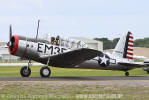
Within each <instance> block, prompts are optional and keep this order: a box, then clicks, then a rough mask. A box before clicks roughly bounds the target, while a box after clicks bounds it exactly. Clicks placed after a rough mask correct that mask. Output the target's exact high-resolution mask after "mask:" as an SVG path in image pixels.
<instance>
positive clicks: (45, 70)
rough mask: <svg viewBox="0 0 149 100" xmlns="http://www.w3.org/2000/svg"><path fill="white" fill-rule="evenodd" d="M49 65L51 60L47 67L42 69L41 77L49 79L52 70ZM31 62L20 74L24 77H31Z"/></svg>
mask: <svg viewBox="0 0 149 100" xmlns="http://www.w3.org/2000/svg"><path fill="white" fill-rule="evenodd" d="M48 64H49V60H48V62H47V65H45V66H43V67H42V68H41V69H40V76H41V77H49V76H50V75H51V70H50V68H49V67H48ZM31 65H32V64H31V60H29V62H28V66H23V67H22V68H21V70H20V74H21V76H22V77H29V76H30V75H31V69H30V66H31Z"/></svg>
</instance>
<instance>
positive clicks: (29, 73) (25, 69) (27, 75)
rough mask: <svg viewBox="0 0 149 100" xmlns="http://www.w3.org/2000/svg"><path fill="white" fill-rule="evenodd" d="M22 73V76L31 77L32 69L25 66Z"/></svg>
mask: <svg viewBox="0 0 149 100" xmlns="http://www.w3.org/2000/svg"><path fill="white" fill-rule="evenodd" d="M20 74H21V76H22V77H29V76H30V75H31V69H30V68H29V67H27V66H24V67H22V68H21V70H20Z"/></svg>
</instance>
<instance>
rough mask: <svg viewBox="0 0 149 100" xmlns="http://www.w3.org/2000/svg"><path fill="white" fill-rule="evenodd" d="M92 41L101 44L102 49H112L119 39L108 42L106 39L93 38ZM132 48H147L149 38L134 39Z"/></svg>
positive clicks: (148, 46)
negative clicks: (100, 42)
mask: <svg viewBox="0 0 149 100" xmlns="http://www.w3.org/2000/svg"><path fill="white" fill-rule="evenodd" d="M94 40H97V41H102V42H103V49H104V50H106V49H114V48H115V46H116V44H117V42H118V41H119V38H115V39H113V40H109V39H108V38H94ZM134 47H146V48H149V38H144V39H136V40H134Z"/></svg>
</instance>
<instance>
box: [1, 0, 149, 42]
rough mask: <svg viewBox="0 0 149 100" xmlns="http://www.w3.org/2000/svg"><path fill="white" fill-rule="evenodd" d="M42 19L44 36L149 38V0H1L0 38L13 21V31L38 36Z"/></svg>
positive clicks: (4, 36) (42, 34)
mask: <svg viewBox="0 0 149 100" xmlns="http://www.w3.org/2000/svg"><path fill="white" fill-rule="evenodd" d="M38 19H40V20H41V23H40V31H39V33H40V37H43V36H44V35H45V34H48V33H49V34H60V35H61V34H62V35H66V36H71V37H87V38H95V37H108V38H110V39H113V38H115V37H119V36H120V34H122V33H126V32H128V31H131V32H132V33H134V35H135V38H143V37H149V0H0V34H1V35H0V41H7V40H8V32H9V30H8V29H9V28H8V26H9V24H12V26H13V34H18V35H25V36H29V37H35V35H36V27H37V20H38Z"/></svg>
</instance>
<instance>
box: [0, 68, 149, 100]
mask: <svg viewBox="0 0 149 100" xmlns="http://www.w3.org/2000/svg"><path fill="white" fill-rule="evenodd" d="M20 68H21V67H17V66H16V67H0V77H21V76H20V73H19V71H20ZM40 68H41V66H32V67H31V69H32V74H31V77H40V74H39V71H40ZM50 68H51V70H52V74H51V76H52V77H63V76H66V77H71V76H73V77H79V76H124V72H122V71H109V70H91V69H65V68H55V67H50ZM129 72H130V75H131V76H148V74H147V73H146V72H145V71H143V70H142V69H141V68H138V69H134V70H131V71H129ZM69 82H70V84H67V81H59V82H0V100H84V99H83V98H76V95H77V94H82V95H89V94H100V95H104V94H122V95H123V96H122V98H120V99H112V98H110V99H106V98H101V99H99V98H96V99H94V98H92V99H91V98H87V99H85V100H148V98H149V95H148V93H149V85H148V86H146V85H134V86H131V85H106V84H102V85H101V84H77V83H76V84H72V83H73V82H71V81H69ZM30 96H32V97H30ZM39 96H41V97H39ZM46 96H48V97H46ZM42 97H43V98H42Z"/></svg>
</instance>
